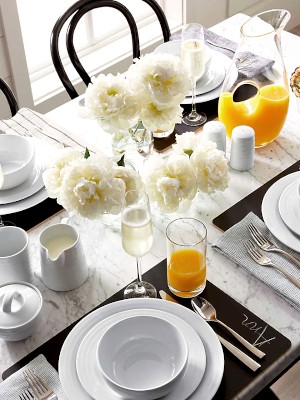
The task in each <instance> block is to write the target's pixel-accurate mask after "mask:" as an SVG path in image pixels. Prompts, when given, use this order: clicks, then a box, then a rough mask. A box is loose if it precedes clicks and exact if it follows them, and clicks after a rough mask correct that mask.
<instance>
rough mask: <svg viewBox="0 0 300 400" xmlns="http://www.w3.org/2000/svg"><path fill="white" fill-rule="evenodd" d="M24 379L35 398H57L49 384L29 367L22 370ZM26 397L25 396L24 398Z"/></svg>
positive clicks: (38, 399) (47, 399)
mask: <svg viewBox="0 0 300 400" xmlns="http://www.w3.org/2000/svg"><path fill="white" fill-rule="evenodd" d="M24 376H25V379H26V381H27V383H28V385H29V387H30V389H31V390H32V391H33V393H34V395H35V396H36V398H37V400H58V399H57V396H56V394H55V393H54V392H53V390H52V389H51V388H50V387H49V385H48V384H47V383H46V382H45V381H44V380H43V379H41V378H40V377H39V376H38V375H37V374H36V373H35V372H34V371H32V370H31V369H26V370H25V371H24ZM25 399H26V398H25Z"/></svg>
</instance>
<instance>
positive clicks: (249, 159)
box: [230, 125, 255, 171]
mask: <svg viewBox="0 0 300 400" xmlns="http://www.w3.org/2000/svg"><path fill="white" fill-rule="evenodd" d="M254 153H255V132H254V129H253V128H251V127H250V126H246V125H240V126H236V127H235V128H234V129H233V130H232V136H231V152H230V165H231V167H232V168H234V169H236V170H238V171H247V170H249V169H251V168H252V167H253V165H254Z"/></svg>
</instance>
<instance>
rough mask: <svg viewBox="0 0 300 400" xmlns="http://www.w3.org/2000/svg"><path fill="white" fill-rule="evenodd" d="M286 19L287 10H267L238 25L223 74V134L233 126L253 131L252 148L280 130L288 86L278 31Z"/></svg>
mask: <svg viewBox="0 0 300 400" xmlns="http://www.w3.org/2000/svg"><path fill="white" fill-rule="evenodd" d="M289 19H290V13H289V12H288V11H287V10H282V9H280V10H279V9H278V10H269V11H265V12H263V13H260V14H257V15H256V16H254V17H252V18H250V19H249V20H248V21H247V22H245V23H244V24H243V26H242V27H241V37H240V42H239V45H238V47H237V50H236V52H235V55H234V58H233V62H232V64H231V67H230V69H229V71H228V72H227V75H226V77H225V80H224V83H223V87H222V91H221V95H220V99H219V109H218V114H219V119H220V121H221V122H223V123H224V124H225V126H226V133H227V136H229V137H231V133H232V130H233V128H235V127H236V126H238V125H248V126H251V127H252V128H253V129H254V130H255V147H262V146H265V145H267V144H268V143H270V142H272V141H273V140H274V139H275V138H276V137H277V136H278V135H279V134H280V132H281V130H282V128H283V125H284V122H285V119H286V116H287V112H288V106H289V86H288V79H287V75H286V70H285V66H284V62H283V58H282V49H281V32H282V31H283V29H284V28H285V26H286V24H287V23H288V21H289Z"/></svg>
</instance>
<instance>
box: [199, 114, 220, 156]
mask: <svg viewBox="0 0 300 400" xmlns="http://www.w3.org/2000/svg"><path fill="white" fill-rule="evenodd" d="M203 133H204V134H205V135H206V137H207V139H208V140H210V141H212V142H215V143H216V144H217V149H219V150H222V151H224V153H226V128H225V125H224V124H223V122H220V121H209V122H207V123H206V124H205V125H204V127H203Z"/></svg>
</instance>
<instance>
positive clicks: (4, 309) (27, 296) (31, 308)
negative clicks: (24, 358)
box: [0, 281, 43, 341]
mask: <svg viewBox="0 0 300 400" xmlns="http://www.w3.org/2000/svg"><path fill="white" fill-rule="evenodd" d="M42 305H43V299H42V295H41V293H40V291H39V290H38V288H36V287H35V286H33V285H31V284H30V283H26V282H21V281H20V282H13V283H9V284H5V285H2V286H0V337H1V338H3V339H4V340H7V341H17V340H23V339H26V338H27V337H29V336H31V335H32V334H33V333H34V332H35V330H36V326H37V324H38V320H39V316H40V311H41V309H42Z"/></svg>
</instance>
